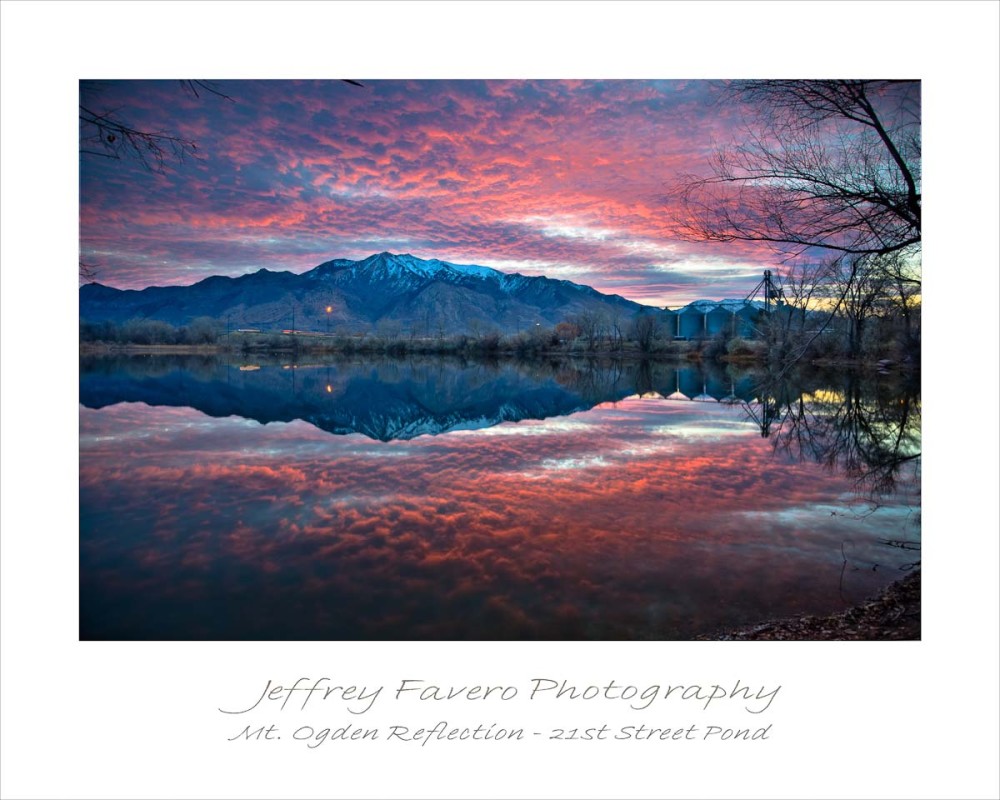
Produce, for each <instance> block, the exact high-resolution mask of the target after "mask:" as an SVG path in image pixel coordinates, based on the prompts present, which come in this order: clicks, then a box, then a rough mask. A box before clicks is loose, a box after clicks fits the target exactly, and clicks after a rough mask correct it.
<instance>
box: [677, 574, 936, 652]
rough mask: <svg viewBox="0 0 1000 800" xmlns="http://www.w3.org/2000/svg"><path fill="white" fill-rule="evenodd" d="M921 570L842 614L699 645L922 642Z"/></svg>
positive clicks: (770, 625) (787, 621) (742, 631)
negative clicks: (729, 643)
mask: <svg viewBox="0 0 1000 800" xmlns="http://www.w3.org/2000/svg"><path fill="white" fill-rule="evenodd" d="M920 598H921V589H920V568H919V567H918V568H917V569H915V570H914V571H913V572H911V573H910V574H909V575H907V576H906V577H904V578H900V579H899V580H897V581H894V582H893V583H890V584H889V585H888V586H886V587H885V588H884V589H883V590H882V591H881V592H879V593H878V594H876V595H874V596H872V597H870V598H868V599H867V600H865V601H863V602H861V603H859V604H858V605H856V606H854V607H853V608H849V609H847V610H846V611H842V612H840V613H838V614H829V615H827V616H823V617H818V616H814V615H804V616H801V617H783V618H779V619H773V620H768V621H766V622H759V623H755V624H751V625H743V626H740V627H737V628H728V629H724V630H721V631H717V632H716V633H712V634H705V635H702V636H696V637H695V639H694V641H697V642H705V641H709V642H735V641H740V642H749V641H756V642H764V641H787V642H854V641H863V642H870V641H920V632H921V623H920V608H921V605H920Z"/></svg>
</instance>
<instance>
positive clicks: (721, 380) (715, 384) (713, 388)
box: [705, 373, 729, 400]
mask: <svg viewBox="0 0 1000 800" xmlns="http://www.w3.org/2000/svg"><path fill="white" fill-rule="evenodd" d="M705 392H706V393H707V394H710V395H712V397H714V398H715V399H716V400H721V399H722V398H723V397H726V396H727V395H728V394H729V381H728V380H727V379H726V378H725V377H724V376H723V375H722V374H721V373H714V374H711V375H709V376H708V379H707V380H706V381H705Z"/></svg>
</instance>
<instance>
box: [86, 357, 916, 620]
mask: <svg viewBox="0 0 1000 800" xmlns="http://www.w3.org/2000/svg"><path fill="white" fill-rule="evenodd" d="M80 400H81V407H80V630H81V638H84V639H222V640H232V639H272V640H277V639H326V640H357V639H386V640H419V639H552V640H563V639H688V638H691V637H693V636H697V635H699V634H702V633H710V632H712V631H715V630H718V629H720V628H722V627H726V626H732V625H737V624H743V623H749V622H757V621H762V620H763V619H765V618H769V617H775V616H789V615H799V614H803V613H830V612H834V611H838V610H841V609H843V608H845V607H847V606H850V605H853V604H855V603H857V602H859V601H861V600H862V599H864V598H865V597H867V596H869V595H870V594H871V593H873V592H874V591H875V590H877V589H878V588H880V587H881V586H883V585H885V584H887V583H890V582H891V581H893V580H895V579H897V578H899V577H901V576H902V575H903V574H905V570H906V569H908V568H909V567H910V566H911V565H913V564H914V563H915V562H917V561H919V558H920V553H919V537H920V521H919V520H920V508H919V506H920V497H919V452H920V405H919V395H918V394H917V391H916V389H915V388H914V387H912V386H911V387H905V386H901V385H898V384H897V383H893V382H892V381H890V380H889V378H885V379H882V378H879V379H876V380H869V381H861V380H859V379H856V378H854V377H852V376H850V375H837V376H826V377H822V376H815V377H812V378H810V379H808V380H805V381H801V382H799V383H798V384H793V383H788V382H783V383H773V382H772V383H770V384H768V382H767V381H766V380H765V376H763V375H759V374H758V375H751V374H738V373H733V372H726V371H721V370H717V371H713V372H700V371H698V370H697V369H689V368H685V369H675V368H673V367H670V366H666V365H660V364H655V365H649V364H642V365H640V364H619V365H615V364H604V365H599V364H593V363H588V362H554V363H549V362H544V363H531V364H517V363H511V362H500V363H494V364H484V363H463V362H459V361H448V360H439V359H414V360H404V361H391V360H378V361H364V360H342V361H336V362H331V363H317V364H306V363H299V364H298V365H296V366H294V367H293V366H291V365H288V364H281V363H277V362H276V363H267V362H261V361H255V362H253V363H251V361H239V360H234V361H228V362H227V361H226V360H220V359H214V358H200V357H165V356H158V357H150V356H146V357H118V358H97V359H83V360H81V377H80Z"/></svg>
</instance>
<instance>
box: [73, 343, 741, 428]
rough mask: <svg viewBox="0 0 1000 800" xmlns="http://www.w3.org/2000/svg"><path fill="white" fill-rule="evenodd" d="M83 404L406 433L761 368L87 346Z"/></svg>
mask: <svg viewBox="0 0 1000 800" xmlns="http://www.w3.org/2000/svg"><path fill="white" fill-rule="evenodd" d="M80 366H81V368H80V402H81V403H82V404H83V405H84V406H86V407H87V408H104V407H106V406H110V405H114V404H117V403H135V402H141V403H146V404H147V405H151V406H174V407H184V406H186V407H190V408H194V409H197V410H198V411H201V412H202V413H204V414H207V415H209V416H212V417H229V416H234V415H235V416H240V417H243V418H245V419H252V420H256V421H257V422H261V423H268V422H291V421H293V420H303V421H305V422H309V423H311V424H312V425H315V426H316V427H317V428H320V429H322V430H324V431H327V432H329V433H332V434H350V433H360V434H363V435H365V436H368V437H370V438H372V439H377V440H380V441H392V440H396V439H401V440H408V439H413V438H414V437H417V436H421V435H426V434H429V435H434V434H440V433H445V432H448V431H455V430H475V429H482V428H488V427H492V426H494V425H498V424H500V423H503V422H517V421H521V420H541V419H547V418H549V417H554V416H565V415H568V414H573V413H576V412H578V411H585V410H587V409H590V408H593V407H594V406H596V405H599V404H601V403H606V402H614V401H618V400H621V399H623V398H625V397H628V396H632V395H640V396H649V395H656V394H658V395H660V396H663V397H672V398H674V399H691V400H709V401H719V402H730V403H732V402H739V401H743V402H747V403H752V402H755V399H756V394H755V388H754V384H755V380H754V379H753V378H752V377H751V376H750V375H742V376H739V377H736V376H734V375H732V374H728V373H726V372H725V371H724V370H721V369H716V370H704V369H697V368H694V367H675V366H669V365H664V364H654V363H650V362H603V363H602V362H598V361H588V360H580V361H573V360H559V361H533V362H520V361H504V362H469V361H464V360H457V359H453V360H449V359H440V358H438V359H426V358H425V359H419V358H418V359H406V360H391V359H384V360H376V361H368V360H365V361H360V360H353V361H352V360H338V361H331V362H329V363H312V364H281V363H241V362H226V361H222V360H219V359H216V358H204V357H197V356H194V357H192V356H119V357H98V358H85V359H82V360H81V365H80Z"/></svg>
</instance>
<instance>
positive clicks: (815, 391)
mask: <svg viewBox="0 0 1000 800" xmlns="http://www.w3.org/2000/svg"><path fill="white" fill-rule="evenodd" d="M820 386H821V387H822V388H819V387H820ZM832 387H839V388H832ZM744 407H745V409H746V411H747V415H748V417H749V418H751V419H753V420H754V421H755V422H756V423H757V424H758V425H759V426H760V427H761V434H762V435H763V436H765V437H767V438H769V439H770V440H771V442H772V443H773V448H774V452H775V453H776V454H781V455H782V456H784V457H785V458H789V459H791V460H796V461H813V462H815V463H818V464H822V465H823V466H825V467H826V468H827V469H829V470H830V471H831V472H839V473H841V474H844V475H847V476H848V477H849V478H851V479H852V480H853V481H854V485H855V488H856V491H857V493H858V496H859V497H860V498H861V499H862V500H863V501H864V502H865V504H866V506H867V509H866V510H865V511H863V512H861V513H862V514H863V515H868V514H872V513H874V512H875V511H876V510H877V509H878V508H879V507H880V506H881V503H882V500H883V499H885V498H888V497H890V496H892V497H904V498H907V502H908V503H909V505H910V507H911V509H912V517H911V522H912V524H913V525H914V526H915V527H916V528H918V529H919V525H920V455H921V431H920V419H921V415H920V383H919V376H903V377H893V376H882V375H875V376H872V377H862V376H860V375H858V374H857V373H855V372H849V373H839V374H837V375H835V376H829V375H815V376H808V377H803V376H798V377H796V378H785V379H781V380H774V379H769V378H768V377H766V376H765V377H764V378H763V379H762V380H761V381H760V382H759V383H758V384H757V386H756V398H755V400H754V401H753V402H749V403H748V402H744ZM881 543H882V544H884V545H886V546H888V547H894V548H900V549H903V550H911V551H919V549H920V545H919V542H915V541H908V540H902V539H883V540H881ZM844 562H845V565H846V563H847V562H848V553H847V552H846V550H845V551H844ZM919 564H920V561H919V560H917V561H914V562H912V563H909V564H906V565H904V567H902V568H903V569H912V568H913V567H915V566H918V565H919ZM871 566H872V568H873V569H877V567H878V565H877V564H872V565H871Z"/></svg>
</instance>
